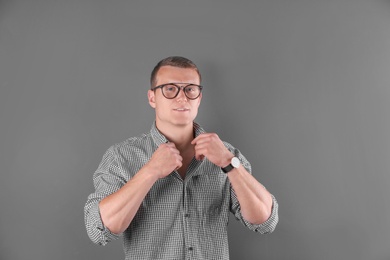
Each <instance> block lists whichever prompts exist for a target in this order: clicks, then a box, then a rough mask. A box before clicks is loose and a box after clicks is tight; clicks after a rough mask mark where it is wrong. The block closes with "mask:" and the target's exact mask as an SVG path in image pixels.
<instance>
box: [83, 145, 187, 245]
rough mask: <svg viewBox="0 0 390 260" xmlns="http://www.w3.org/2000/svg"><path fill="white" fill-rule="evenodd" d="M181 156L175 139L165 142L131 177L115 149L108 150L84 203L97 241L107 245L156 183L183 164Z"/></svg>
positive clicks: (86, 221)
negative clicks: (127, 175) (173, 141)
mask: <svg viewBox="0 0 390 260" xmlns="http://www.w3.org/2000/svg"><path fill="white" fill-rule="evenodd" d="M181 160H182V158H181V156H180V154H179V151H178V150H177V149H176V147H175V146H174V144H173V143H169V144H162V145H160V146H159V148H158V149H157V150H156V151H155V152H154V154H153V155H152V158H151V159H150V160H149V162H148V163H146V164H145V165H144V166H143V167H142V168H141V169H140V170H139V171H138V173H136V174H135V175H134V177H132V178H131V179H130V180H129V181H127V182H126V180H125V179H124V178H123V176H122V171H123V170H124V169H123V167H124V166H123V165H120V164H119V163H118V160H117V158H116V156H115V152H114V150H113V149H110V150H109V151H107V153H106V154H105V156H104V157H103V160H102V162H101V164H100V166H99V168H98V170H97V171H96V172H95V175H94V184H95V192H94V193H92V194H91V195H90V196H89V197H88V200H87V203H86V205H85V211H84V212H85V224H86V228H87V232H88V235H89V237H90V238H91V240H92V241H93V242H94V243H97V244H101V245H105V244H106V243H108V242H109V241H111V240H112V239H115V238H117V237H118V235H117V234H119V233H122V232H123V231H124V230H125V229H126V228H127V227H128V226H129V225H130V223H131V221H132V220H133V218H134V216H135V214H136V213H137V211H138V208H139V206H140V205H141V203H142V201H143V199H144V198H145V196H146V195H147V193H148V192H149V190H150V188H151V187H152V186H153V184H154V183H155V182H156V181H157V180H158V179H159V178H163V177H165V176H167V175H168V174H170V173H171V172H172V171H173V170H174V169H175V168H176V167H180V166H181Z"/></svg>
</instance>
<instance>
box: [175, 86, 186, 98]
mask: <svg viewBox="0 0 390 260" xmlns="http://www.w3.org/2000/svg"><path fill="white" fill-rule="evenodd" d="M176 99H177V100H187V96H186V94H185V92H184V87H180V90H179V93H178V94H177V97H176Z"/></svg>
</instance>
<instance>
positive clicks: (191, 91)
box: [184, 85, 200, 99]
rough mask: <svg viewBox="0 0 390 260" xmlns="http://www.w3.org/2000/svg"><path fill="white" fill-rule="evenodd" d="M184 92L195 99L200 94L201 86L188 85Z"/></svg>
mask: <svg viewBox="0 0 390 260" xmlns="http://www.w3.org/2000/svg"><path fill="white" fill-rule="evenodd" d="M184 93H185V94H186V96H187V97H188V98H189V99H195V98H197V97H199V95H200V87H199V86H198V85H188V86H186V87H185V88H184Z"/></svg>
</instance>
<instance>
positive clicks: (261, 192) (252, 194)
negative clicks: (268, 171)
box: [192, 133, 273, 225]
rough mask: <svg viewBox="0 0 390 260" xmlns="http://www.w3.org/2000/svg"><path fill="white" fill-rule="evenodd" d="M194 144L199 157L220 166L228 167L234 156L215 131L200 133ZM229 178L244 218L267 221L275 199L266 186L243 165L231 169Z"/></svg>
mask: <svg viewBox="0 0 390 260" xmlns="http://www.w3.org/2000/svg"><path fill="white" fill-rule="evenodd" d="M192 144H194V145H195V156H196V158H197V159H201V158H202V157H203V156H205V157H207V158H208V159H209V160H210V161H211V162H212V163H214V164H215V165H217V166H219V167H226V166H227V165H228V164H229V163H230V159H231V158H232V157H234V155H233V154H232V153H231V152H230V151H229V150H228V149H227V148H226V147H225V145H224V144H223V142H222V141H221V140H220V139H219V137H218V135H216V134H213V133H206V134H201V135H199V136H198V137H196V138H195V139H194V140H193V141H192ZM228 178H229V181H230V183H231V185H232V187H233V190H234V192H235V194H236V196H237V199H238V201H239V204H240V207H241V213H242V216H243V217H244V219H245V220H247V221H248V222H250V223H251V224H254V225H256V224H262V223H264V222H265V221H267V220H268V218H269V217H270V215H271V212H272V206H273V199H272V196H271V194H270V193H269V192H268V191H267V190H266V189H265V187H264V186H263V185H262V184H260V183H259V182H258V181H257V180H256V179H255V178H254V177H253V176H252V175H251V174H250V173H248V171H247V170H246V169H245V168H244V167H243V166H242V165H240V167H239V168H237V169H236V168H234V169H233V170H231V171H230V172H229V173H228Z"/></svg>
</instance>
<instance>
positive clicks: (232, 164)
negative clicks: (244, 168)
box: [221, 156, 241, 173]
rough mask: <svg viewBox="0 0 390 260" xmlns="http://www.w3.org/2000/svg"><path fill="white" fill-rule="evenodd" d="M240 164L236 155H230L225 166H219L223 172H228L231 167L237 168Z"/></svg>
mask: <svg viewBox="0 0 390 260" xmlns="http://www.w3.org/2000/svg"><path fill="white" fill-rule="evenodd" d="M240 165H241V162H240V160H239V159H238V158H237V157H235V156H234V157H232V158H231V159H230V161H229V162H228V164H227V165H226V166H225V167H221V170H222V171H223V172H224V173H229V172H230V171H232V170H233V169H238V168H239V167H240Z"/></svg>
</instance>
